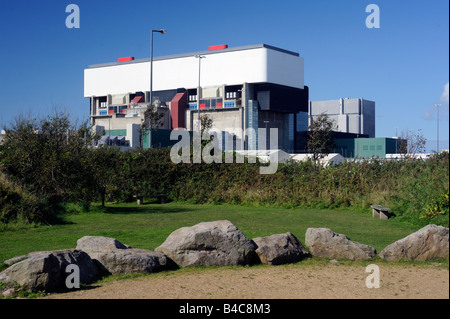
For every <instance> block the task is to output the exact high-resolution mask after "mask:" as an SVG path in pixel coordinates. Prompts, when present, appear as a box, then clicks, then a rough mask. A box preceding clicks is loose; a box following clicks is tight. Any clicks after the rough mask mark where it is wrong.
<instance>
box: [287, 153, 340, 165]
mask: <svg viewBox="0 0 450 319" xmlns="http://www.w3.org/2000/svg"><path fill="white" fill-rule="evenodd" d="M312 158H313V155H312V154H292V160H294V161H307V160H312ZM344 161H345V158H344V157H343V156H342V155H341V154H338V153H331V154H328V155H326V156H325V157H324V158H322V159H320V160H319V162H320V163H321V164H322V165H325V166H327V165H331V166H335V165H339V164H342V163H344Z"/></svg>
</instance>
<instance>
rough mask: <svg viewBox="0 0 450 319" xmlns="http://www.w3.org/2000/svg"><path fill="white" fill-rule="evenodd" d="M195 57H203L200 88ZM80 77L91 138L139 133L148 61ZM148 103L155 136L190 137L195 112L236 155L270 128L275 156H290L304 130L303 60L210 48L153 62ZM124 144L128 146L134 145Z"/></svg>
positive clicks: (103, 67)
mask: <svg viewBox="0 0 450 319" xmlns="http://www.w3.org/2000/svg"><path fill="white" fill-rule="evenodd" d="M196 55H201V56H204V57H205V58H204V59H201V74H200V87H198V80H199V78H198V77H199V72H198V71H199V59H197V58H195V56H196ZM84 74H85V83H84V96H85V97H87V98H90V101H91V112H90V113H91V124H92V125H93V126H94V127H96V129H97V131H98V132H99V133H100V132H104V133H105V134H106V135H108V136H109V135H111V132H112V133H114V134H116V133H117V132H120V133H121V134H122V135H126V136H128V135H130V133H129V130H130V129H131V130H132V131H133V132H135V127H134V126H133V127H131V126H128V125H131V124H133V125H134V124H137V125H140V124H141V123H142V119H143V113H144V111H145V110H146V108H147V105H148V104H150V101H149V88H150V59H140V60H134V58H131V57H130V58H126V59H120V62H114V63H106V64H100V65H91V66H89V67H88V68H87V69H86V70H85V72H84ZM152 96H153V101H152V102H153V103H154V104H157V105H158V112H161V113H163V114H164V119H165V121H164V123H163V125H162V127H161V128H162V129H168V130H170V129H175V128H186V129H188V130H191V131H192V130H195V129H198V120H197V119H198V116H199V112H200V114H208V115H209V116H210V117H211V118H212V119H213V128H212V130H213V131H227V132H230V133H232V134H235V135H236V141H237V143H236V145H241V144H242V145H244V148H248V146H249V145H254V144H253V143H249V142H251V141H248V137H247V136H246V135H245V134H244V132H245V130H247V129H255V131H256V132H258V128H267V129H270V128H277V129H278V148H279V149H282V150H285V151H286V152H289V153H292V152H293V151H294V145H295V143H294V139H295V132H296V131H298V130H303V129H304V128H305V127H307V112H308V87H307V86H305V85H304V60H303V58H302V57H300V55H299V54H298V53H295V52H291V51H287V50H284V49H280V48H276V47H273V46H269V45H266V44H259V45H250V46H244V47H238V48H228V47H227V46H217V47H210V49H209V50H208V51H202V52H194V53H186V54H178V55H171V56H164V57H156V58H153V92H152ZM118 130H119V131H118ZM124 130H126V134H125V131H124ZM114 134H112V135H113V136H115V135H114ZM133 134H135V133H132V134H131V135H132V136H134V135H133ZM257 134H258V133H257ZM266 137H267V145H264V146H261V145H259V146H258V145H257V148H259V149H265V148H267V146H268V145H269V143H268V141H269V139H270V134H267V136H266ZM126 140H127V141H129V143H128V144H129V146H130V147H133V146H135V144H136V143H135V140H136V139H135V138H134V137H132V138H131V140H128V137H127V139H126ZM256 140H257V141H258V136H256ZM132 141H133V142H132ZM239 142H242V143H239ZM152 144H153V143H152ZM144 146H146V145H144Z"/></svg>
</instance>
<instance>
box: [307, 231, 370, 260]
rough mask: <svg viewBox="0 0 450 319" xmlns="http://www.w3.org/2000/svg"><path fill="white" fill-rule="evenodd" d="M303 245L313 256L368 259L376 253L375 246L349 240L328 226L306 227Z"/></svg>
mask: <svg viewBox="0 0 450 319" xmlns="http://www.w3.org/2000/svg"><path fill="white" fill-rule="evenodd" d="M305 245H306V246H307V247H308V248H309V251H310V252H311V254H312V255H313V256H318V257H328V258H333V259H351V260H361V259H370V258H373V257H375V255H376V253H377V252H376V250H375V248H373V247H371V246H368V245H364V244H360V243H357V242H354V241H351V240H350V239H349V238H348V237H347V236H346V235H344V234H336V233H335V232H333V231H332V230H331V229H328V228H308V229H307V230H306V235H305Z"/></svg>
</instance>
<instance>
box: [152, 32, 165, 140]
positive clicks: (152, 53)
mask: <svg viewBox="0 0 450 319" xmlns="http://www.w3.org/2000/svg"><path fill="white" fill-rule="evenodd" d="M154 32H158V33H161V34H166V30H165V29H159V30H152V32H151V36H150V92H149V102H150V106H149V107H151V106H152V103H153V33H154ZM150 125H151V124H150ZM151 147H152V132H151V127H150V132H149V148H151Z"/></svg>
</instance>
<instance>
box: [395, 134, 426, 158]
mask: <svg viewBox="0 0 450 319" xmlns="http://www.w3.org/2000/svg"><path fill="white" fill-rule="evenodd" d="M400 141H401V143H400V146H399V147H398V152H399V153H400V154H405V158H414V157H415V155H416V154H420V153H425V147H426V144H427V139H426V138H425V137H424V136H423V134H422V131H421V130H420V129H419V130H418V131H417V132H413V131H406V132H402V133H401V137H400Z"/></svg>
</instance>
